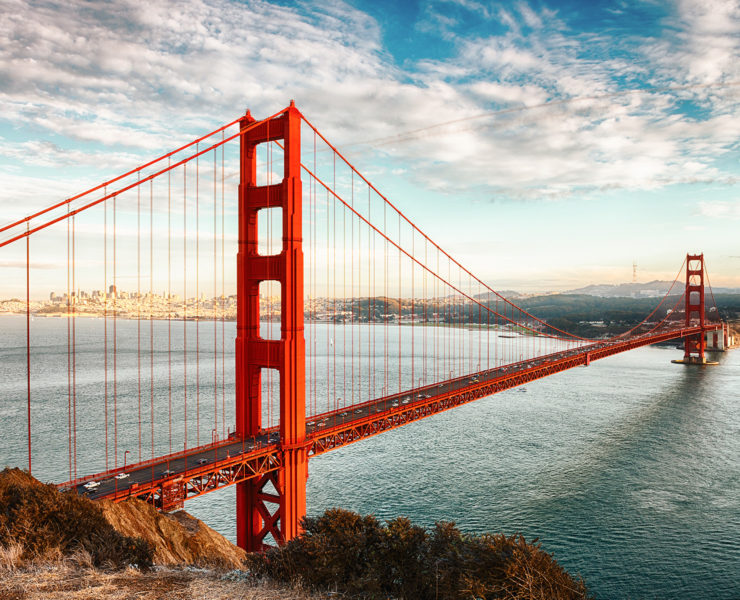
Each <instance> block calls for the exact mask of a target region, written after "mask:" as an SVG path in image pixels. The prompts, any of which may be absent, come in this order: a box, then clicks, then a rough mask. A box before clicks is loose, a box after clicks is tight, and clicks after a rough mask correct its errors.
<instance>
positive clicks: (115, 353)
mask: <svg viewBox="0 0 740 600" xmlns="http://www.w3.org/2000/svg"><path fill="white" fill-rule="evenodd" d="M116 274H117V269H116V196H113V466H114V467H115V468H118V306H117V304H118V303H117V298H118V287H117V285H116V282H117V279H116Z"/></svg>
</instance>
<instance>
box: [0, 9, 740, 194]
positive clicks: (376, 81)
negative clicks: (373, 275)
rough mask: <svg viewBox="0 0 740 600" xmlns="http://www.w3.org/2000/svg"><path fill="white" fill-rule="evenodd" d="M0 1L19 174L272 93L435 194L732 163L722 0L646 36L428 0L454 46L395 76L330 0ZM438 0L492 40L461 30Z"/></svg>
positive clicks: (268, 107) (114, 163)
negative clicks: (487, 27)
mask: <svg viewBox="0 0 740 600" xmlns="http://www.w3.org/2000/svg"><path fill="white" fill-rule="evenodd" d="M5 4H6V10H4V11H3V12H2V14H1V15H0V81H2V84H1V85H0V104H1V105H2V108H3V111H2V116H0V124H1V123H5V126H4V128H3V130H2V131H3V136H4V138H5V139H4V140H3V141H2V147H0V155H2V157H4V159H5V166H4V167H3V166H2V165H0V168H2V169H3V172H4V173H8V174H13V169H16V171H17V168H18V165H21V166H22V167H25V168H26V171H25V172H24V173H23V175H22V176H23V177H26V178H27V179H28V181H27V183H29V184H31V179H32V177H31V176H30V175H29V173H30V172H32V170H33V168H37V167H39V166H43V167H49V168H55V169H63V168H68V167H70V166H72V165H80V166H84V165H95V164H100V162H101V161H104V160H106V157H109V158H108V166H109V167H110V169H114V168H119V166H123V165H124V164H125V165H126V167H128V166H130V165H131V161H133V160H137V157H140V159H141V160H143V159H144V158H148V157H150V156H152V155H154V154H158V153H160V152H161V151H163V150H166V149H169V148H172V147H174V146H176V145H179V144H181V143H183V142H185V141H187V140H189V139H192V138H193V137H195V136H196V135H198V134H200V133H202V132H204V131H207V130H208V129H210V128H212V127H214V126H217V125H219V124H221V123H223V122H227V121H229V120H231V119H233V118H235V117H237V116H238V115H239V114H241V113H242V112H243V111H244V109H246V108H247V107H248V106H249V107H250V108H251V109H252V112H253V113H254V114H255V115H257V116H260V115H266V114H270V113H272V112H274V111H275V110H277V109H278V108H279V107H281V106H284V105H285V104H287V102H288V101H289V100H290V99H291V98H295V99H296V101H297V102H298V105H299V107H300V108H301V110H302V111H303V112H304V113H305V114H306V115H307V116H308V117H309V118H310V119H311V120H312V121H313V122H314V123H315V124H317V125H318V126H319V127H320V128H321V130H322V131H323V132H324V133H325V134H326V135H327V136H328V137H329V138H330V139H331V140H332V141H335V142H336V143H337V144H339V145H340V146H343V145H345V144H346V145H348V146H351V145H353V144H356V142H357V141H358V140H360V141H361V140H370V141H371V143H369V144H366V145H365V146H364V147H356V146H355V147H353V148H352V155H353V156H359V152H360V151H363V152H364V154H362V156H361V157H362V159H363V163H365V164H366V165H367V166H368V167H370V168H372V165H373V158H374V156H373V155H372V152H378V153H380V154H382V155H383V156H384V157H386V158H390V159H391V160H392V161H393V162H394V163H396V164H397V165H398V166H399V167H402V168H404V169H406V170H407V171H408V172H409V173H410V174H413V176H414V177H415V179H416V183H417V184H418V185H423V186H427V187H431V188H433V189H437V190H445V191H450V192H457V191H459V190H461V189H472V190H476V192H477V193H482V194H484V195H485V196H488V197H491V196H496V197H507V198H514V199H529V198H560V197H563V196H568V195H572V194H578V193H583V192H584V191H589V190H599V189H614V188H629V189H655V188H658V187H661V186H665V185H670V184H675V183H679V182H686V183H689V182H697V181H704V182H709V181H717V180H721V181H727V180H728V178H730V177H732V176H733V175H732V173H728V172H726V171H724V170H723V169H722V168H720V167H718V166H717V165H716V162H715V161H716V159H717V158H718V157H721V156H722V155H723V154H725V153H727V152H730V151H731V150H732V149H733V148H734V144H735V143H736V141H735V140H737V137H738V133H740V131H739V126H738V122H737V119H736V118H735V114H736V109H737V100H736V93H737V88H732V87H731V86H730V87H725V88H722V87H716V86H715V84H718V83H719V84H723V83H724V84H728V85H729V84H730V83H731V82H732V81H740V63H739V62H738V61H737V60H734V59H735V58H736V57H737V46H738V44H737V33H738V29H737V26H738V22H740V20H739V19H738V18H737V16H738V14H737V3H736V2H720V1H719V0H712V1H711V2H707V3H703V4H701V5H699V4H697V3H693V2H684V1H681V2H679V3H678V4H677V6H676V11H675V14H674V15H673V16H670V17H667V18H666V22H665V23H664V31H665V34H664V35H663V36H661V37H659V38H645V39H635V38H634V37H632V38H630V39H622V38H620V37H616V36H612V35H610V33H609V32H608V31H604V32H601V33H599V34H598V35H594V34H593V33H582V32H577V31H573V30H571V29H570V28H569V26H568V24H567V22H566V17H567V15H564V14H559V15H558V14H555V13H554V12H552V11H549V10H547V9H537V10H535V9H534V8H532V7H531V6H530V5H528V4H526V3H524V2H518V3H515V4H513V5H511V6H509V7H507V9H506V10H505V11H504V10H503V9H492V8H490V7H489V6H488V5H485V4H483V3H480V2H475V1H474V0H448V1H445V2H441V3H439V2H437V3H435V2H431V3H427V4H426V5H425V7H424V10H423V11H422V12H423V15H422V19H426V20H427V21H429V19H433V18H437V22H438V25H439V27H440V29H438V30H437V31H440V32H441V33H440V35H443V36H446V39H448V40H450V41H451V42H452V43H453V48H454V49H453V53H452V55H451V56H450V57H449V58H446V59H444V60H441V59H438V60H430V59H420V60H418V61H416V62H411V63H408V64H407V65H405V67H404V68H403V69H402V68H400V67H398V66H397V65H396V64H395V62H394V61H393V57H390V56H389V55H388V54H387V51H386V50H385V48H384V47H383V44H382V32H381V30H380V27H379V25H378V23H377V22H375V20H373V19H372V18H371V17H370V16H368V15H367V14H365V13H364V12H362V11H361V10H359V9H357V8H353V7H352V6H350V5H348V4H346V3H343V2H340V1H339V0H332V1H327V2H322V3H310V4H309V3H298V4H295V5H293V6H290V7H285V6H277V5H271V4H269V3H267V2H263V1H259V0H246V1H245V2H232V1H229V0H183V1H182V2H178V3H177V4H176V5H172V4H166V3H156V2H154V3H153V2H144V1H142V0H122V1H120V2H116V3H99V4H98V3H92V4H91V3H87V2H82V1H80V0H77V1H74V0H73V1H70V2H65V3H62V2H30V1H24V0H6V2H5ZM452 9H454V10H452ZM455 11H467V13H469V14H472V15H477V18H480V19H484V20H486V21H487V22H491V23H495V24H496V28H495V31H496V32H497V33H496V34H495V35H494V34H487V35H479V36H478V37H475V36H472V37H471V36H470V35H464V34H463V32H462V31H461V30H460V27H462V25H461V21H460V20H459V19H457V18H455V17H454V15H455V14H457V12H455ZM687 84H688V86H691V85H693V86H706V85H707V84H710V85H709V86H708V87H684V88H683V89H679V88H680V87H681V86H687ZM625 86H627V87H649V88H653V89H655V88H659V90H658V91H654V92H645V93H624V88H625ZM669 88H672V89H669ZM661 90H662V91H661ZM684 100H688V101H691V102H694V103H696V105H697V107H698V108H699V109H701V110H700V112H696V113H692V112H688V113H687V112H682V109H681V102H683V101H684ZM481 114H485V115H486V116H484V117H478V118H476V119H471V120H469V121H459V122H455V123H450V124H449V125H446V126H444V127H437V128H430V127H429V126H430V125H434V124H437V123H441V122H445V121H455V120H457V119H460V118H466V117H477V116H479V115H481ZM409 131H411V132H414V133H411V134H410V135H401V136H398V135H397V134H398V133H399V132H409ZM10 133H13V135H10ZM19 138H20V139H19ZM368 149H369V150H370V152H371V153H368ZM20 176H21V175H19V174H18V173H17V172H16V173H15V175H14V177H16V178H17V177H20ZM3 177H4V179H5V178H6V177H5V175H4V176H3ZM15 181H16V183H17V179H16V180H15ZM11 184H13V181H11ZM47 188H48V186H46V184H45V183H42V184H41V185H39V186H37V187H36V189H37V190H42V189H47ZM10 189H13V185H11V186H10ZM17 192H18V190H17V188H15V192H13V193H17ZM56 197H57V196H56V195H55V196H54V198H56ZM11 198H12V196H11V193H10V192H9V191H8V190H7V189H6V190H4V191H0V202H2V203H7V202H9V201H10V200H11Z"/></svg>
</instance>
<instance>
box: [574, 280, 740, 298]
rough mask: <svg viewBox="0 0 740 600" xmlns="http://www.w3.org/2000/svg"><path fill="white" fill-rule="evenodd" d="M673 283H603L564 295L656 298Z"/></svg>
mask: <svg viewBox="0 0 740 600" xmlns="http://www.w3.org/2000/svg"><path fill="white" fill-rule="evenodd" d="M671 283H672V282H670V281H660V280H655V281H650V282H648V283H618V284H615V285H610V284H607V283H602V284H594V285H587V286H586V287H582V288H578V289H575V290H569V291H567V292H563V293H564V294H583V295H586V296H599V297H602V298H656V297H662V296H665V294H666V293H667V292H668V290H669V289H670V288H671ZM681 285H682V284H679V285H677V287H675V288H674V289H673V291H674V292H676V291H679V290H680V289H681ZM713 291H714V293H715V294H737V293H740V288H713Z"/></svg>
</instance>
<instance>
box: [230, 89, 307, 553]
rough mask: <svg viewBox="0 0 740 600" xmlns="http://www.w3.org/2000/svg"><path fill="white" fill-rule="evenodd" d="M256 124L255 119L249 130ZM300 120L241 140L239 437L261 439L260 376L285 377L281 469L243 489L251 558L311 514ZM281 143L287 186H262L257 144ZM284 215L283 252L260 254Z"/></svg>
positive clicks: (240, 498) (288, 114) (286, 118)
mask: <svg viewBox="0 0 740 600" xmlns="http://www.w3.org/2000/svg"><path fill="white" fill-rule="evenodd" d="M254 121H255V119H254V118H252V116H251V114H250V113H249V111H247V114H246V115H245V117H244V118H243V119H242V120H241V128H242V130H243V129H245V128H246V127H247V126H248V125H249V124H250V123H253V122H254ZM300 131H301V115H300V113H299V112H298V110H297V109H296V108H295V106H294V105H293V103H292V102H291V105H290V107H289V108H288V109H287V110H286V111H285V112H284V113H282V114H281V115H279V116H277V117H275V118H273V119H268V120H266V121H265V122H263V123H262V124H261V125H259V126H257V127H254V128H252V129H250V130H248V131H247V132H246V133H244V134H243V135H242V136H241V145H240V182H239V250H238V254H237V337H236V434H237V436H241V437H251V436H256V435H259V434H260V433H261V432H262V416H261V415H262V381H261V372H262V369H268V368H269V369H276V370H277V371H278V372H279V375H280V444H281V446H282V448H281V452H280V463H281V465H280V468H279V470H278V471H277V472H274V471H273V472H270V473H267V474H265V475H263V476H262V477H258V478H254V479H249V480H247V481H244V482H241V483H238V484H237V492H236V511H237V514H236V530H237V544H238V545H239V546H240V547H242V548H244V549H245V550H247V551H259V550H262V549H264V547H265V544H266V540H267V539H268V536H271V537H272V538H273V539H274V540H275V541H276V542H278V543H282V542H285V541H287V540H289V539H291V538H293V537H295V536H296V535H298V533H299V523H300V520H301V518H302V517H303V516H304V515H305V513H306V479H307V478H308V456H307V450H306V448H305V437H306V405H305V339H304V332H303V248H302V243H303V240H302V221H301V219H302V205H301V203H302V189H301V158H300V148H301V140H300ZM275 140H282V142H283V144H284V178H283V180H282V182H280V183H278V184H274V185H262V186H259V185H257V153H256V148H257V146H258V145H259V144H263V143H268V142H271V141H275ZM275 207H279V208H281V209H282V249H281V252H280V253H279V254H276V255H272V256H262V255H260V254H259V252H258V240H257V235H258V228H257V223H258V218H259V216H258V215H259V211H260V210H263V209H266V208H275ZM271 280H272V281H279V282H280V286H281V321H280V322H281V332H280V339H279V340H266V339H263V338H262V337H261V335H260V315H259V286H260V283H261V282H263V281H271Z"/></svg>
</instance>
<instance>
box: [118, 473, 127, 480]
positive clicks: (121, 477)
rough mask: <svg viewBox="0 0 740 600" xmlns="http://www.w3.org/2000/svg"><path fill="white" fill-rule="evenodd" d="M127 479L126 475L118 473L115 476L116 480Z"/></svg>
mask: <svg viewBox="0 0 740 600" xmlns="http://www.w3.org/2000/svg"><path fill="white" fill-rule="evenodd" d="M127 478H128V473H119V474H118V475H116V479H127Z"/></svg>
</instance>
